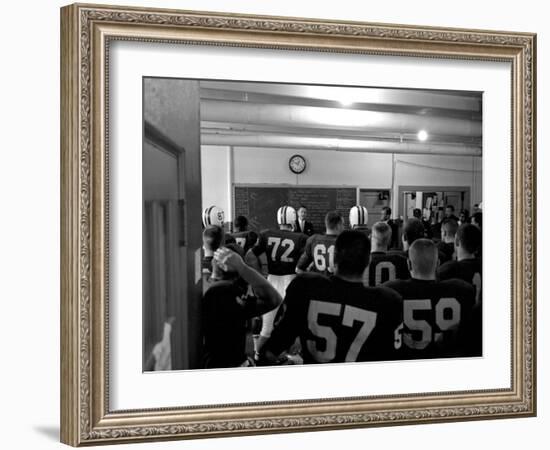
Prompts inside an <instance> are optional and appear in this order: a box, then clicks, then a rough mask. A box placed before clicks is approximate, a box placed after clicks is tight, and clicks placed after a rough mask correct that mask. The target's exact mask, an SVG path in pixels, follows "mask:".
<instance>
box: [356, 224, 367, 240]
mask: <svg viewBox="0 0 550 450" xmlns="http://www.w3.org/2000/svg"><path fill="white" fill-rule="evenodd" d="M353 229H354V230H355V231H360V232H361V233H363V234H364V235H365V236H367V237H368V238H369V239H370V228H369V227H368V226H366V225H356V226H355V227H353Z"/></svg>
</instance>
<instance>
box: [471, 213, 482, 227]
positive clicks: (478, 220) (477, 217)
mask: <svg viewBox="0 0 550 450" xmlns="http://www.w3.org/2000/svg"><path fill="white" fill-rule="evenodd" d="M472 217H473V218H474V220H475V221H476V223H477V224H478V225H479V228H481V227H482V225H481V221H482V219H483V213H481V212H476V213H475V214H474V215H473V216H472Z"/></svg>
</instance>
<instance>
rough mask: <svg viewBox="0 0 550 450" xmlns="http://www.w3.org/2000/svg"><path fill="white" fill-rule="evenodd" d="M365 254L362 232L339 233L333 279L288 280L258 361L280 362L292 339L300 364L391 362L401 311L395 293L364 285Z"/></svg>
mask: <svg viewBox="0 0 550 450" xmlns="http://www.w3.org/2000/svg"><path fill="white" fill-rule="evenodd" d="M369 253H370V244H369V240H368V239H367V237H366V236H365V235H364V234H363V233H361V232H360V231H355V230H346V231H343V232H342V233H341V234H340V235H339V236H338V237H337V238H336V243H335V255H334V264H335V275H334V276H332V277H330V278H328V277H325V276H324V275H321V274H317V273H304V274H300V275H298V276H297V277H296V278H295V279H294V280H293V281H292V283H291V284H290V285H289V286H288V289H287V293H286V297H285V300H284V302H283V306H282V312H283V314H282V315H281V319H280V320H279V322H278V323H277V326H276V327H275V330H274V331H273V334H272V335H271V338H270V339H269V340H268V341H267V342H266V344H265V346H264V349H263V352H262V360H263V361H265V362H266V363H268V364H277V363H280V362H281V358H280V355H281V354H284V352H285V351H286V350H288V349H289V347H290V346H291V345H292V344H293V343H294V341H295V339H296V338H297V337H299V338H300V341H301V346H302V356H303V360H304V363H305V364H312V363H336V362H354V361H373V360H388V359H393V358H394V353H395V349H394V338H395V330H396V328H397V327H398V326H399V324H400V323H401V321H402V308H403V306H402V302H401V298H400V296H399V295H398V294H397V293H396V292H394V291H391V290H389V289H386V288H383V287H375V288H370V287H365V286H364V285H363V282H362V276H363V272H364V271H365V268H366V267H367V265H368V263H369Z"/></svg>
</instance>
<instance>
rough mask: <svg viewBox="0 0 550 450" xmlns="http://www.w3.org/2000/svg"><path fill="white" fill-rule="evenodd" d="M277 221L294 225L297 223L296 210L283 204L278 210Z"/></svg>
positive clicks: (281, 223) (280, 223)
mask: <svg viewBox="0 0 550 450" xmlns="http://www.w3.org/2000/svg"><path fill="white" fill-rule="evenodd" d="M277 223H278V224H279V225H293V224H294V223H296V210H295V209H294V208H293V207H292V206H281V207H280V208H279V209H278V210H277Z"/></svg>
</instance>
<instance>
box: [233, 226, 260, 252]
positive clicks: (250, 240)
mask: <svg viewBox="0 0 550 450" xmlns="http://www.w3.org/2000/svg"><path fill="white" fill-rule="evenodd" d="M231 236H232V237H233V238H234V239H235V242H236V243H237V245H239V247H241V248H242V249H243V250H244V252H245V253H246V252H247V251H248V250H250V249H251V248H252V247H254V245H255V244H256V241H257V240H258V233H256V232H255V231H237V232H236V233H231Z"/></svg>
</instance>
